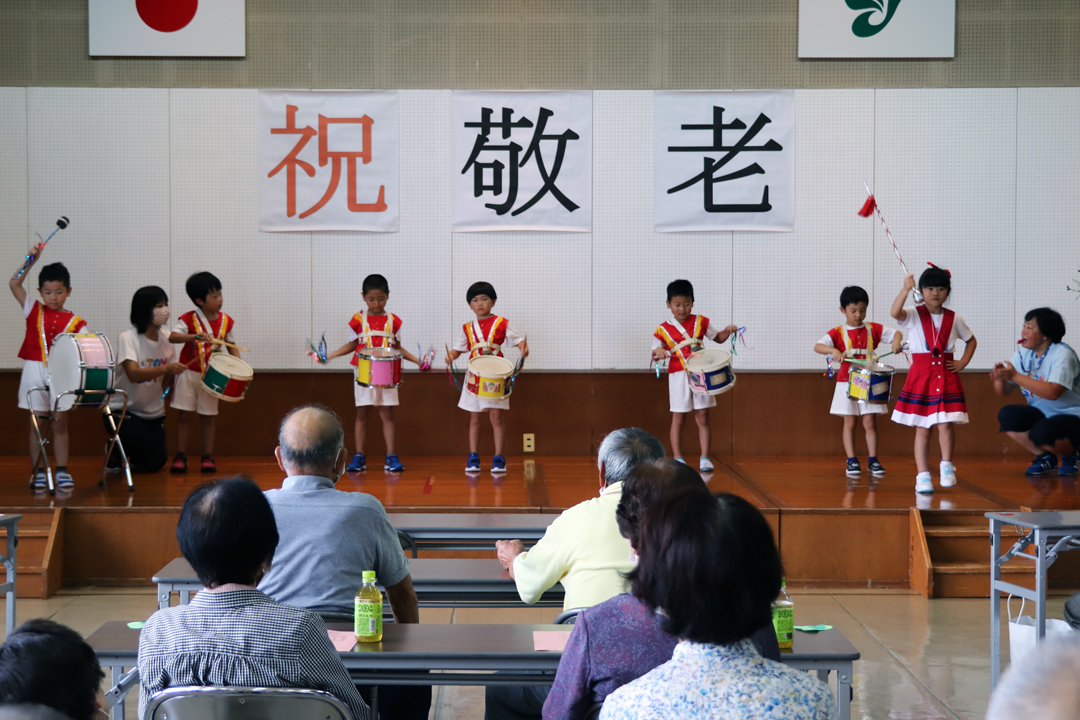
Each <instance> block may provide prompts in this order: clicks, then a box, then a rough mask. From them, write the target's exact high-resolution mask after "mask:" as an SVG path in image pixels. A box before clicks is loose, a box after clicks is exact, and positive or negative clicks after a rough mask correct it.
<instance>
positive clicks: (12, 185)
mask: <svg viewBox="0 0 1080 720" xmlns="http://www.w3.org/2000/svg"><path fill="white" fill-rule="evenodd" d="M26 183H27V179H26V88H21V87H5V88H0V257H2V258H3V259H4V260H3V261H4V272H5V273H14V272H15V270H16V269H17V268H18V267H20V263H21V262H22V260H23V259H24V258H25V256H26V252H27V250H28V249H29V248H30V247H31V246H32V245H33V244H34V243H35V242H37V237H36V236H35V235H34V233H33V232H32V231H30V230H29V228H28V227H27V215H26V212H27V208H26V197H27V188H26ZM55 220H56V218H53V221H54V222H55ZM41 229H42V230H44V231H45V232H46V233H48V232H51V230H49V229H48V228H45V227H43V228H41ZM5 277H10V274H8V275H5ZM23 287H25V288H26V289H27V291H28V292H36V290H35V288H36V287H37V273H31V277H28V278H27V279H26V281H25V284H24V285H23ZM4 304H5V306H6V307H5V311H4V312H3V313H2V314H0V318H2V320H0V368H22V360H20V359H19V358H18V354H19V347H20V346H21V345H22V340H23V327H24V323H23V317H22V312H21V311H20V309H19V307H18V305H17V304H16V303H15V302H14V298H11V297H10V296H8V297H5V298H4Z"/></svg>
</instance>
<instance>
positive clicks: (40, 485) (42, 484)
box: [31, 470, 49, 490]
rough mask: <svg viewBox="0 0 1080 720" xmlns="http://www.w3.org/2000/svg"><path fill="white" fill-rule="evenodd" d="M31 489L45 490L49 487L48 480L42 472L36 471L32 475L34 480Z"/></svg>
mask: <svg viewBox="0 0 1080 720" xmlns="http://www.w3.org/2000/svg"><path fill="white" fill-rule="evenodd" d="M31 487H33V488H34V489H35V490H45V489H47V488H48V487H49V478H48V477H46V476H45V471H44V470H38V471H37V472H35V473H34V480H33V483H32V484H31Z"/></svg>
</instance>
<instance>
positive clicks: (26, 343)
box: [19, 300, 86, 364]
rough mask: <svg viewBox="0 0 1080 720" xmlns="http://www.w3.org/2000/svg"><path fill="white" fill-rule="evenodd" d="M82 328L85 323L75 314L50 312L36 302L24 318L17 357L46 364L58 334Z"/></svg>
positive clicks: (60, 311)
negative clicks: (24, 329) (21, 339)
mask: <svg viewBox="0 0 1080 720" xmlns="http://www.w3.org/2000/svg"><path fill="white" fill-rule="evenodd" d="M84 327H86V321H85V320H83V319H82V318H81V317H79V316H78V315H76V314H75V313H73V312H68V311H67V310H50V309H49V308H48V306H46V305H45V304H44V303H43V302H41V301H40V300H38V301H36V302H35V303H34V309H33V310H31V311H30V314H29V315H27V316H26V336H25V337H24V338H23V344H22V347H21V348H19V357H20V358H22V359H23V360H37V361H38V362H43V363H46V364H48V354H49V350H50V349H51V348H52V344H53V340H55V339H56V336H57V335H59V334H60V333H66V332H68V333H70V332H79V331H80V330H82V329H83V328H84Z"/></svg>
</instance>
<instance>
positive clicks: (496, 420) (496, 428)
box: [474, 410, 506, 455]
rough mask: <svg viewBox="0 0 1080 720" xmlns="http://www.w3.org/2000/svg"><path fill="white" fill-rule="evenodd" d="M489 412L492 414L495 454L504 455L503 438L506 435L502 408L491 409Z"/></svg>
mask: <svg viewBox="0 0 1080 720" xmlns="http://www.w3.org/2000/svg"><path fill="white" fill-rule="evenodd" d="M488 413H489V414H490V415H491V434H492V435H493V436H494V437H495V454H496V455H502V453H503V438H504V437H505V436H506V427H505V426H504V425H503V416H502V410H489V411H488ZM474 452H475V451H474Z"/></svg>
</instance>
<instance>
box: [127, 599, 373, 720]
mask: <svg viewBox="0 0 1080 720" xmlns="http://www.w3.org/2000/svg"><path fill="white" fill-rule="evenodd" d="M139 683H140V689H139V717H142V716H143V713H144V712H145V711H146V706H147V705H148V704H149V702H150V700H151V699H152V698H153V697H154V695H155V694H157V693H159V692H161V691H162V690H164V689H165V688H168V687H184V686H193V685H219V686H229V685H231V686H249V687H277V688H284V687H292V688H308V689H312V690H324V691H326V692H328V693H330V694H331V695H333V696H335V697H336V698H338V699H339V700H341V701H342V702H344V703H345V704H346V705H348V706H349V709H350V710H351V711H352V714H353V718H354V720H367V717H368V707H367V705H366V704H365V703H364V701H363V699H362V698H361V697H360V693H359V692H357V690H356V686H355V685H354V684H353V682H352V680H351V679H350V678H349V673H348V671H346V670H345V666H344V665H343V664H342V663H341V658H340V657H338V654H337V651H336V650H334V646H333V645H332V644H331V643H330V638H329V637H328V636H327V634H326V626H325V625H324V624H323V621H322V619H321V618H320V617H319V616H318V615H316V614H315V613H312V612H309V611H307V610H301V609H300V608H294V607H290V606H288V605H282V604H280V603H276V602H274V601H273V600H271V599H270V598H268V597H267V596H266V595H264V594H263V593H261V592H259V591H258V590H251V589H249V590H235V591H231V592H217V593H213V592H200V593H198V594H197V595H196V596H195V597H194V598H193V599H192V601H191V603H190V604H188V605H180V606H178V607H172V608H169V609H167V610H159V611H158V612H156V613H154V614H153V615H151V616H150V619H149V620H147V621H146V626H145V627H144V628H143V630H142V633H141V634H140V636H139Z"/></svg>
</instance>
